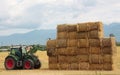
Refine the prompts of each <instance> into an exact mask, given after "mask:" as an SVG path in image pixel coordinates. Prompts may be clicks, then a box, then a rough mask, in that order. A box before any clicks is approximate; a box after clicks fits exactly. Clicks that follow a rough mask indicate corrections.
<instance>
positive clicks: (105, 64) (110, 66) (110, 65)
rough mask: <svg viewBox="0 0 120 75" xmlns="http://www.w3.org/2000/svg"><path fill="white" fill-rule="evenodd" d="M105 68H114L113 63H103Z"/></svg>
mask: <svg viewBox="0 0 120 75" xmlns="http://www.w3.org/2000/svg"><path fill="white" fill-rule="evenodd" d="M103 70H108V71H111V70H113V64H111V63H104V64H103Z"/></svg>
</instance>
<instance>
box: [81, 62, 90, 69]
mask: <svg viewBox="0 0 120 75" xmlns="http://www.w3.org/2000/svg"><path fill="white" fill-rule="evenodd" d="M79 70H89V62H80V63H79Z"/></svg>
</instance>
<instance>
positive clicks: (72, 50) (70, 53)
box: [64, 47, 77, 55]
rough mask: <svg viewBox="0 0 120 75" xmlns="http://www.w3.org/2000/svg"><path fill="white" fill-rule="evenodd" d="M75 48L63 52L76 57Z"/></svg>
mask: <svg viewBox="0 0 120 75" xmlns="http://www.w3.org/2000/svg"><path fill="white" fill-rule="evenodd" d="M76 51H77V47H67V50H66V51H65V52H64V53H65V54H66V55H76Z"/></svg>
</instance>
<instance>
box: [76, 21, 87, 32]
mask: <svg viewBox="0 0 120 75" xmlns="http://www.w3.org/2000/svg"><path fill="white" fill-rule="evenodd" d="M85 31H88V24H87V23H78V25H77V32H85Z"/></svg>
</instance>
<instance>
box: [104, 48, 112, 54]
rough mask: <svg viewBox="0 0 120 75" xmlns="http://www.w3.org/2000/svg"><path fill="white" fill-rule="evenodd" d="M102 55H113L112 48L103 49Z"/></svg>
mask: <svg viewBox="0 0 120 75" xmlns="http://www.w3.org/2000/svg"><path fill="white" fill-rule="evenodd" d="M102 53H103V54H113V48H111V47H103V48H102Z"/></svg>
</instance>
